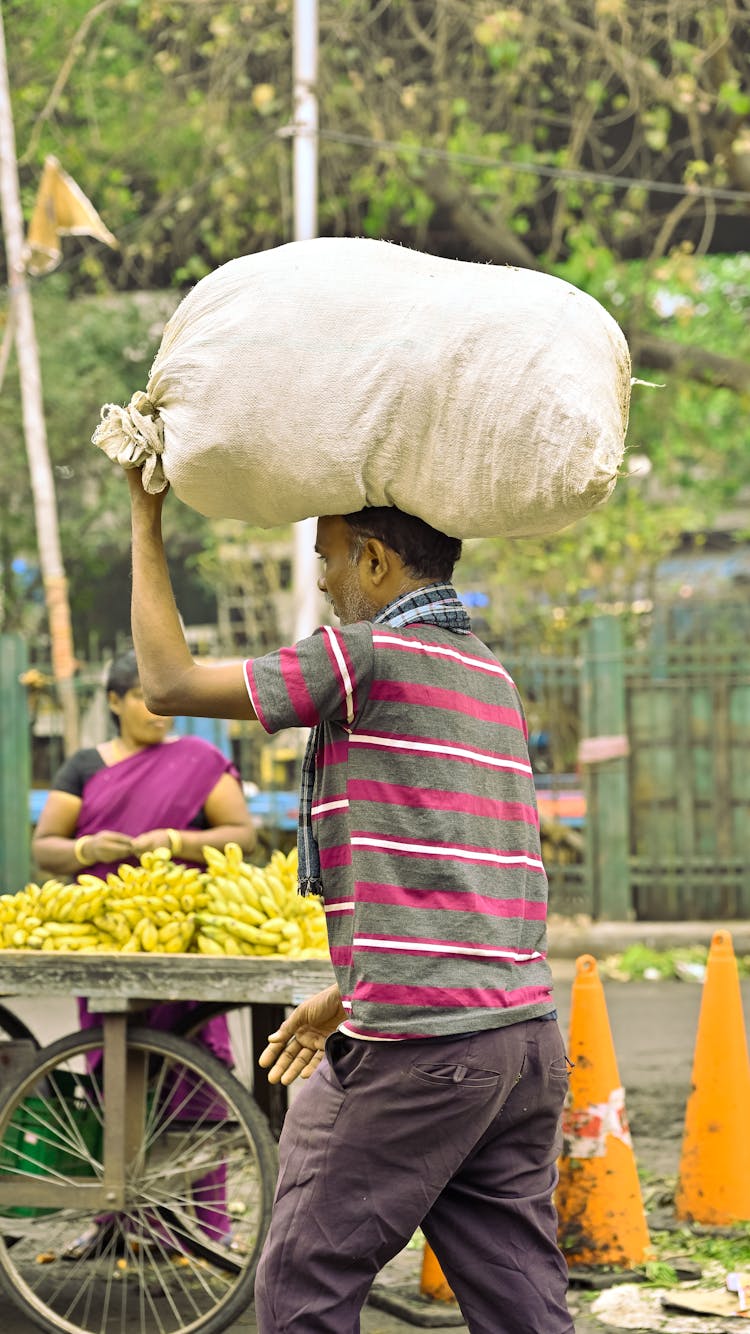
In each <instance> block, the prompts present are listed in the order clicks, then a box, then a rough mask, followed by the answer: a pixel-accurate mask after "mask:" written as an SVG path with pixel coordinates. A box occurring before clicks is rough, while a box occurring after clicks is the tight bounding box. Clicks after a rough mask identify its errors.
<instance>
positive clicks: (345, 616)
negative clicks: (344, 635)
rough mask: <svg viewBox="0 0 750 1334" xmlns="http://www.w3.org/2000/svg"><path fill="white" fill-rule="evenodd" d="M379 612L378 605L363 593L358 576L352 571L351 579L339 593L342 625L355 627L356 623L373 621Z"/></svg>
mask: <svg viewBox="0 0 750 1334" xmlns="http://www.w3.org/2000/svg"><path fill="white" fill-rule="evenodd" d="M377 610H378V607H377V604H376V603H374V602H371V601H370V599H369V598H368V597H367V596H366V594H365V593H364V592H363V591H362V589H361V588H360V586H359V583H358V581H357V578H356V574H355V572H354V570H352V576H351V579H350V580H349V581H348V583H347V585H346V587H345V588H344V589H342V590H341V592H340V593H339V604H338V607H337V608H336V611H337V612H338V617H339V620H340V621H341V624H342V625H353V624H354V622H355V621H371V620H372V618H373V616H374V615H375V614H376V612H377Z"/></svg>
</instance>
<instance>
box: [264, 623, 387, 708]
mask: <svg viewBox="0 0 750 1334" xmlns="http://www.w3.org/2000/svg"><path fill="white" fill-rule="evenodd" d="M373 661H374V653H373V646H372V627H371V625H370V623H369V622H368V621H358V622H357V623H356V624H355V625H348V626H342V627H341V628H336V627H334V626H331V625H324V626H323V627H322V628H321V629H320V630H316V632H315V634H314V635H311V636H310V638H309V639H301V640H300V641H299V642H298V643H297V644H294V645H293V646H292V647H291V648H282V649H279V650H278V652H276V653H267V654H266V655H265V656H264V657H262V658H251V659H249V660H248V661H247V662H246V663H245V681H246V683H247V689H248V694H249V695H250V702H251V703H252V706H253V708H254V710H255V714H256V717H257V718H258V721H259V723H260V724H261V726H262V727H264V728H265V730H266V731H267V732H280V731H281V729H282V728H284V727H315V726H317V724H318V723H322V722H332V723H333V722H338V723H342V724H343V725H344V726H352V725H353V724H354V722H355V721H356V718H357V715H358V714H359V713H360V712H361V710H362V708H363V707H364V705H365V703H366V700H367V696H368V693H369V689H370V682H371V680H372V673H373Z"/></svg>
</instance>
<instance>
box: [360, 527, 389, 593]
mask: <svg viewBox="0 0 750 1334" xmlns="http://www.w3.org/2000/svg"><path fill="white" fill-rule="evenodd" d="M359 560H360V566H361V567H362V566H363V567H364V573H365V575H366V578H367V579H369V581H370V583H371V584H372V585H373V587H374V588H378V587H379V586H380V584H382V582H383V580H384V579H387V578H388V575H389V574H390V572H391V570H392V567H393V552H392V551H390V550H389V548H388V547H387V546H386V545H385V543H384V542H381V541H380V539H379V538H377V537H368V538H367V541H366V542H365V544H364V547H363V548H362V554H361V556H360V558H359Z"/></svg>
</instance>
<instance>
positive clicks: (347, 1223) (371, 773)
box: [128, 469, 573, 1334]
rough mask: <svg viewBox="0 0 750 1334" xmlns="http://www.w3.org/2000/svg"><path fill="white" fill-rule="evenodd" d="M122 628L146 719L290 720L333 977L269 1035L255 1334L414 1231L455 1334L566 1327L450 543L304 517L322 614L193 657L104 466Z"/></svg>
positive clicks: (149, 538)
mask: <svg viewBox="0 0 750 1334" xmlns="http://www.w3.org/2000/svg"><path fill="white" fill-rule="evenodd" d="M128 477H129V482H130V487H131V499H132V511H133V613H132V616H133V638H134V642H135V648H136V653H137V657H138V663H139V668H140V679H141V683H142V686H143V690H144V695H145V699H146V702H147V704H148V706H149V708H151V709H152V710H155V711H156V712H158V713H160V714H167V715H169V714H192V715H197V716H208V717H221V718H248V717H249V718H257V720H258V721H259V722H260V723H261V725H262V726H263V727H264V728H265V729H266V731H268V732H276V731H278V730H280V729H282V728H286V727H290V726H300V727H312V729H313V730H312V733H311V737H310V742H309V745H308V750H307V754H306V757H305V762H304V765H303V775H302V787H301V794H300V837H299V849H300V878H301V885H300V888H301V892H303V893H309V892H312V893H317V894H320V895H321V896H322V897H323V900H324V903H325V909H326V918H327V923H328V933H329V942H330V947H331V959H332V963H333V967H334V972H335V977H336V983H335V985H333V986H331V987H330V988H329V989H328V990H326V991H325V992H322V993H321V994H320V995H318V996H315V997H313V998H312V999H311V1000H308V1001H306V1002H304V1003H303V1004H302V1005H300V1006H299V1007H298V1008H297V1009H296V1010H295V1011H294V1013H293V1014H292V1015H291V1016H290V1017H289V1018H288V1019H287V1020H285V1022H284V1023H283V1024H282V1025H281V1027H280V1028H279V1029H278V1031H277V1032H276V1033H273V1034H271V1035H270V1037H269V1042H268V1046H267V1048H266V1050H265V1051H264V1052H263V1053H262V1055H261V1057H260V1064H261V1065H262V1066H264V1067H265V1068H266V1069H267V1070H268V1077H269V1079H270V1080H271V1081H272V1082H278V1081H281V1082H283V1083H284V1084H289V1083H291V1082H292V1081H293V1080H294V1079H296V1078H297V1076H298V1075H301V1076H302V1078H303V1079H304V1080H306V1081H308V1082H306V1083H305V1086H304V1088H302V1089H301V1091H300V1092H299V1095H298V1096H297V1097H296V1098H295V1099H294V1100H293V1102H292V1105H291V1107H290V1110H289V1112H288V1115H287V1118H286V1122H285V1126H284V1130H283V1133H282V1137H281V1142H280V1146H279V1147H280V1159H281V1165H280V1176H279V1184H278V1189H277V1194H276V1200H275V1205H274V1212H273V1219H272V1222H271V1227H270V1231H269V1235H268V1238H267V1240H266V1244H265V1248H264V1251H263V1255H262V1258H261V1262H260V1268H259V1272H258V1280H257V1287H256V1313H257V1320H258V1329H259V1331H260V1334H282V1331H283V1332H284V1334H353V1332H354V1331H356V1330H357V1329H358V1328H359V1312H360V1310H361V1308H362V1305H363V1303H364V1301H365V1299H366V1297H367V1293H368V1291H369V1288H370V1285H371V1283H372V1281H373V1279H374V1278H375V1276H376V1275H377V1273H378V1271H379V1270H380V1269H381V1268H382V1267H383V1266H384V1265H385V1264H386V1263H387V1262H388V1261H389V1260H390V1259H391V1258H392V1257H393V1256H395V1255H396V1254H397V1253H398V1252H399V1251H400V1250H401V1249H402V1248H403V1247H404V1246H405V1245H406V1243H407V1242H408V1241H409V1239H410V1237H411V1236H412V1235H413V1233H414V1232H415V1230H416V1229H417V1227H419V1226H421V1227H422V1229H423V1231H424V1234H425V1236H426V1238H427V1240H428V1242H429V1243H430V1245H431V1246H432V1248H433V1250H434V1251H435V1253H436V1255H437V1257H438V1260H439V1262H440V1264H441V1266H442V1268H443V1270H444V1272H445V1275H446V1277H447V1279H448V1281H449V1283H450V1285H451V1287H452V1289H453V1291H454V1293H455V1294H456V1297H457V1299H458V1302H459V1305H460V1307H461V1311H462V1312H463V1315H464V1317H465V1319H466V1322H467V1324H468V1327H469V1329H470V1330H471V1331H472V1334H572V1331H573V1324H572V1321H571V1318H570V1315H569V1314H568V1311H567V1308H566V1302H565V1293H566V1286H567V1271H566V1266H565V1262H564V1260H563V1257H562V1255H561V1253H560V1251H559V1249H558V1246H557V1241H556V1215H555V1210H554V1207H553V1204H552V1192H553V1189H554V1186H555V1183H556V1178H557V1172H556V1160H557V1156H558V1152H559V1148H560V1141H559V1118H560V1113H561V1110H562V1105H563V1100H564V1097H565V1093H566V1089H567V1073H566V1058H565V1052H564V1045H563V1041H562V1037H561V1034H560V1031H559V1028H558V1025H557V1023H556V1014H555V1010H554V1001H553V997H552V981H551V975H550V971H549V968H548V965H547V962H546V933H545V917H546V904H547V882H546V877H545V873H544V868H543V865H542V861H541V857H540V845H539V830H538V819H537V813H536V804H535V796H534V784H533V778H532V773H531V766H530V763H529V757H528V751H527V744H526V726H525V722H524V718H523V712H522V707H521V703H520V700H519V697H518V695H517V692H516V689H515V686H514V685H513V682H512V681H511V679H510V677H509V676H508V674H507V672H505V670H504V669H503V667H502V666H501V665H500V663H499V662H498V661H497V660H496V659H495V658H494V657H493V655H492V654H491V653H490V651H489V649H488V648H486V646H485V645H484V644H482V643H481V642H480V641H479V640H478V639H477V638H476V637H475V636H474V635H473V634H472V632H471V627H470V622H469V619H468V616H467V615H466V612H465V611H464V609H463V607H462V605H461V603H460V601H459V600H458V598H457V596H456V594H455V592H454V590H453V588H452V586H451V583H450V580H451V576H452V571H453V566H454V564H455V562H456V560H457V559H458V557H459V555H460V550H461V544H460V542H459V541H458V540H457V539H455V538H450V537H447V536H445V535H444V534H442V533H439V532H437V531H436V530H435V529H434V528H431V527H430V526H429V525H428V524H427V523H425V522H424V521H423V520H421V519H416V518H412V517H411V516H409V515H405V514H403V513H402V512H401V511H400V510H398V509H395V508H375V509H364V510H361V511H359V512H357V513H354V514H348V515H334V516H328V517H325V518H322V519H320V520H319V523H318V535H317V544H316V549H317V551H318V554H319V555H320V557H321V561H322V572H321V577H320V579H319V581H318V582H319V587H320V589H321V590H322V591H323V592H324V593H326V594H327V595H328V597H329V599H330V601H331V603H332V605H333V609H334V611H335V612H336V614H337V615H338V618H339V620H340V622H341V627H340V628H334V627H331V626H325V627H323V628H322V629H321V630H319V631H317V632H316V633H315V634H314V635H312V636H311V637H310V638H309V639H306V640H303V641H301V642H300V643H298V644H296V645H295V646H294V647H291V648H284V649H281V650H280V651H279V652H276V653H271V654H268V655H266V656H264V657H261V658H258V659H255V660H253V661H250V662H246V663H245V664H240V663H235V664H224V665H217V666H208V665H200V664H197V663H195V662H194V661H193V659H192V656H191V654H190V651H189V649H188V646H187V644H186V642H185V638H184V635H183V633H182V629H181V626H180V621H179V617H178V614H177V609H176V606H175V602H174V597H173V594H172V589H171V586H170V581H169V574H168V571H167V564H166V559H165V554H164V547H163V543H162V536H161V509H162V503H163V499H164V494H165V492H163V491H162V492H161V493H159V494H155V495H149V494H146V492H145V491H144V490H143V487H142V485H141V475H140V471H139V470H138V469H133V470H132V471H130V472H129V473H128Z"/></svg>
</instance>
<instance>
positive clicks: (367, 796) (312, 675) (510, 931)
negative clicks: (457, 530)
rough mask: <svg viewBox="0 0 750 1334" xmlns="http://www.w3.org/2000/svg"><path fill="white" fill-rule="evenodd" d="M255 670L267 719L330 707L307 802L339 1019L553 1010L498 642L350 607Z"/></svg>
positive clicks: (521, 770)
mask: <svg viewBox="0 0 750 1334" xmlns="http://www.w3.org/2000/svg"><path fill="white" fill-rule="evenodd" d="M245 676H246V680H247V687H248V691H249V694H250V698H251V701H252V704H253V708H254V709H255V712H256V714H257V717H258V720H259V721H260V723H261V724H262V726H263V727H264V728H265V729H266V731H268V732H277V731H280V730H281V729H282V728H285V727H294V726H300V727H309V726H313V725H316V724H321V734H320V742H319V746H318V752H317V763H316V775H315V790H314V797H313V810H312V816H313V825H314V829H315V835H316V838H317V841H318V846H319V849H320V861H321V875H322V881H323V888H324V900H325V912H326V921H327V925H328V938H329V943H330V948H331V960H332V962H333V966H334V970H335V974H336V979H337V981H338V984H339V988H340V991H341V997H342V1001H343V1005H344V1008H345V1010H346V1013H347V1019H346V1021H345V1023H344V1024H342V1029H343V1031H344V1032H346V1033H349V1034H350V1035H351V1036H353V1037H360V1038H381V1039H389V1038H390V1039H398V1038H423V1037H437V1036H448V1035H450V1034H457V1033H469V1032H474V1031H478V1030H480V1029H487V1028H495V1027H501V1026H503V1025H506V1024H512V1023H515V1022H518V1021H519V1020H522V1019H532V1018H535V1017H538V1016H541V1015H543V1014H546V1013H548V1012H549V1011H551V1010H552V1009H553V1008H554V1002H553V999H552V980H551V976H550V971H549V967H548V965H547V962H546V926H545V922H546V908H547V879H546V876H545V873H544V866H543V864H542V859H541V850H540V844H539V820H538V816H537V809H536V797H535V792H534V783H533V778H532V772H531V765H530V763H529V755H528V749H527V744H526V737H527V732H526V724H525V720H524V717H523V710H522V707H521V702H520V699H519V696H518V693H517V691H516V688H515V686H514V684H513V681H512V680H511V678H510V676H509V675H508V673H507V672H506V671H505V669H504V668H503V667H502V666H501V665H500V663H499V662H498V661H497V659H496V658H495V657H494V656H493V655H492V653H490V651H489V649H488V648H487V647H486V646H485V645H484V644H482V643H481V641H480V640H478V639H477V638H476V637H475V636H474V635H473V634H468V635H467V634H456V633H454V632H453V631H451V630H446V629H442V628H438V627H436V626H434V625H425V624H423V625H412V626H409V627H408V628H403V629H398V630H395V629H392V628H390V627H389V626H388V625H373V624H371V623H370V622H358V623H356V624H354V625H349V626H343V627H341V628H334V627H332V626H324V627H323V628H322V629H321V630H318V631H316V633H315V634H314V635H312V636H311V637H310V638H309V639H304V640H301V641H300V642H299V643H297V644H296V645H295V646H294V647H292V648H283V649H281V650H280V651H279V652H276V653H269V654H268V655H266V656H264V657H261V658H255V659H252V660H250V661H248V662H247V663H246V664H245Z"/></svg>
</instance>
